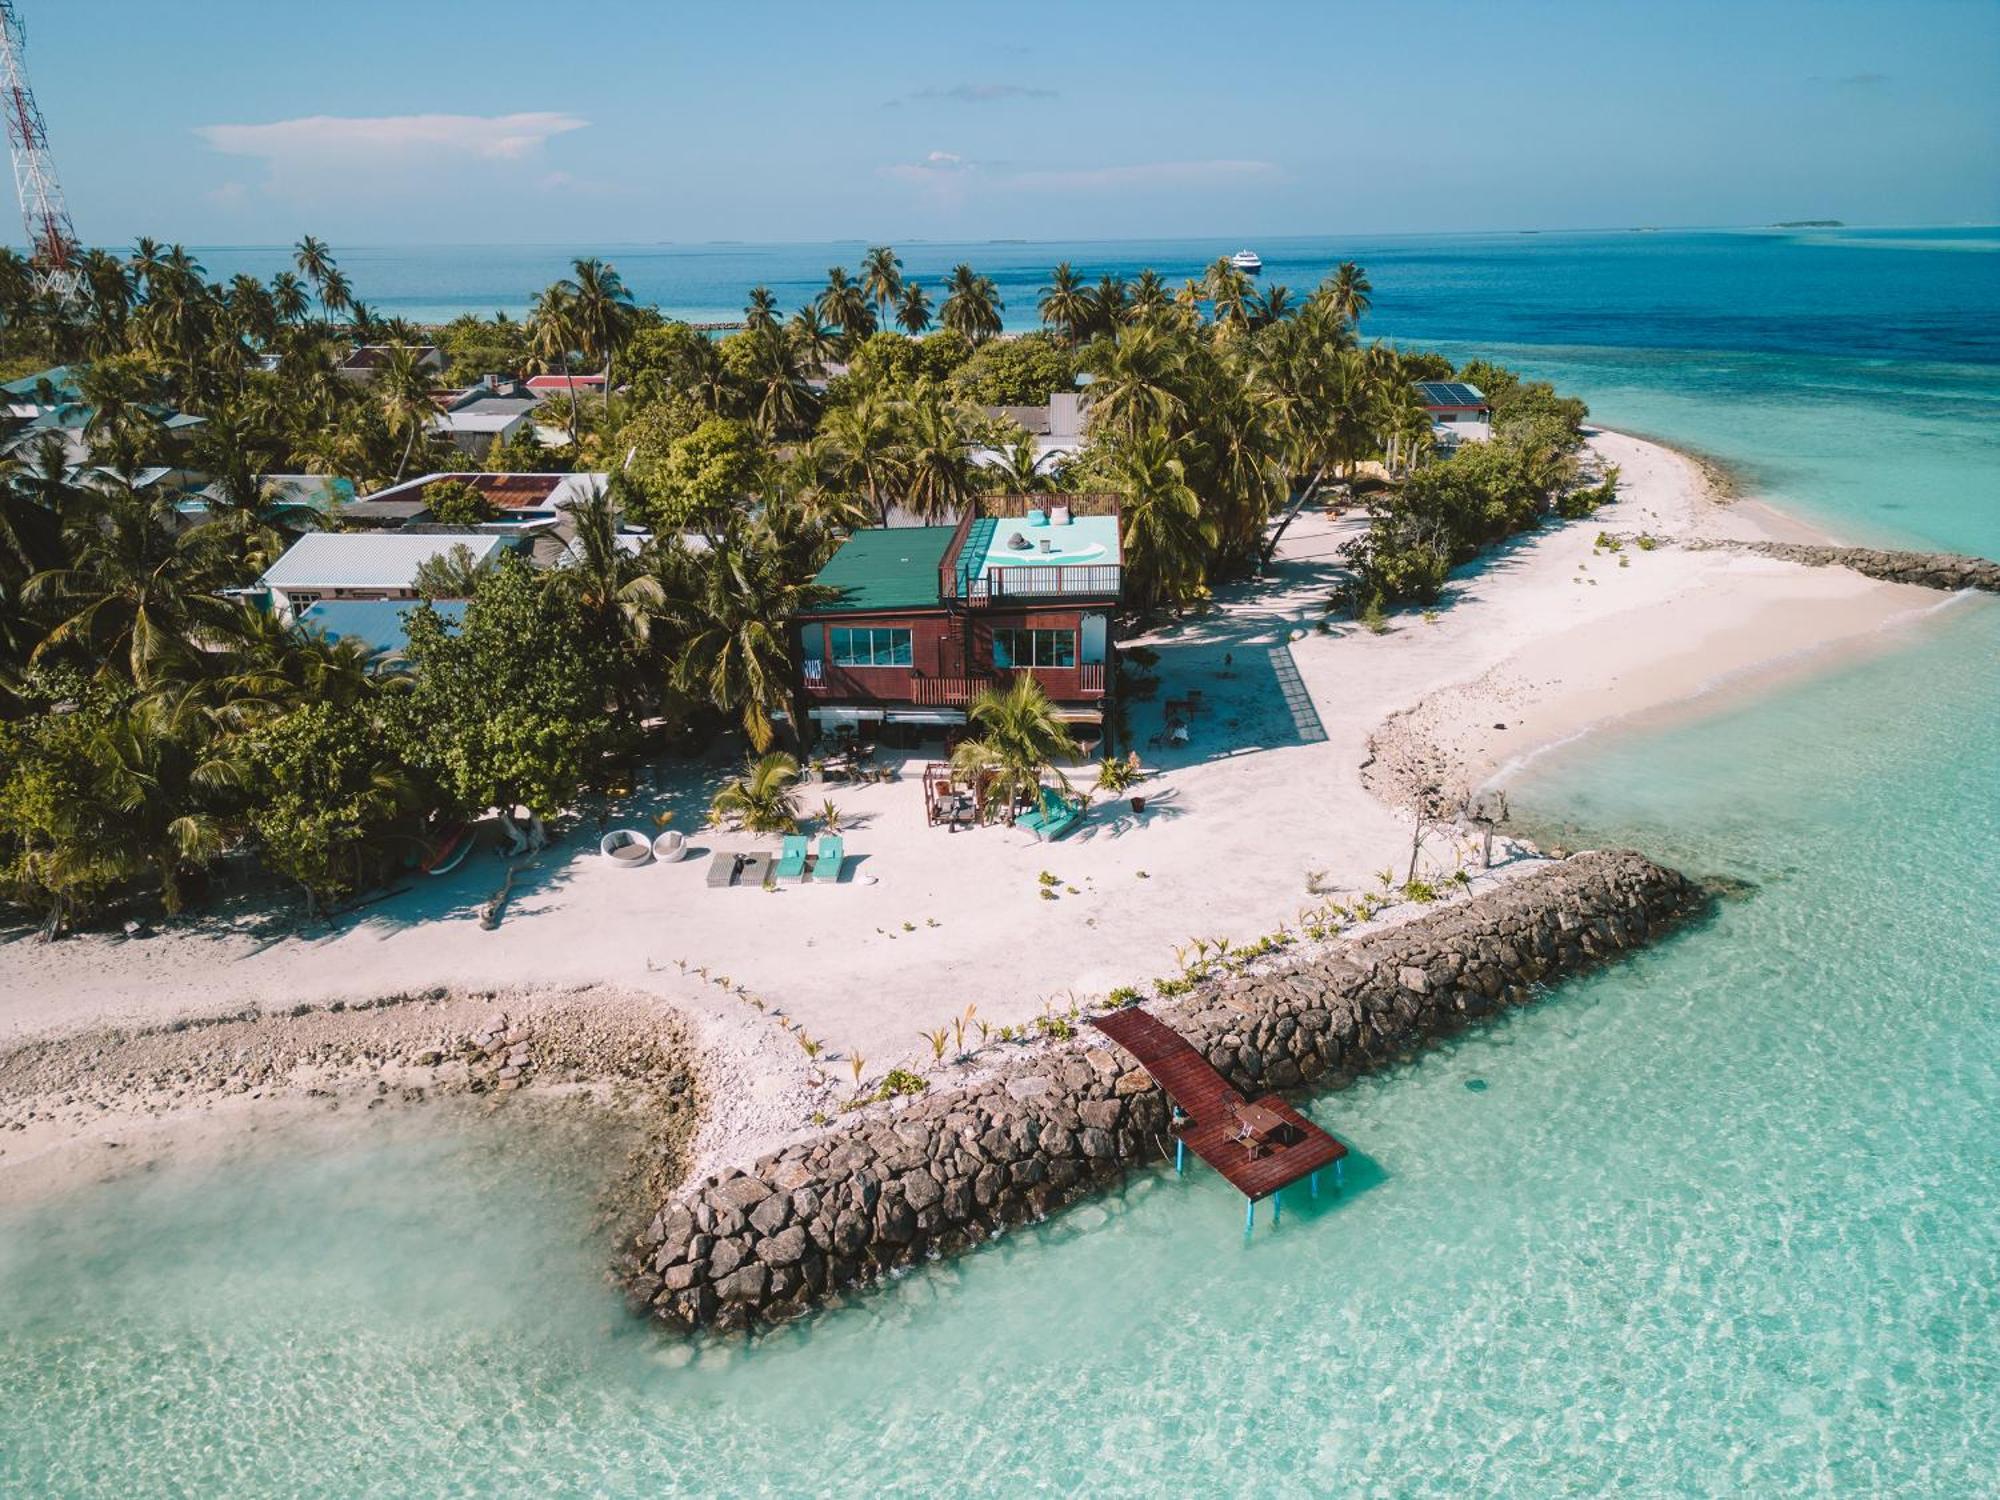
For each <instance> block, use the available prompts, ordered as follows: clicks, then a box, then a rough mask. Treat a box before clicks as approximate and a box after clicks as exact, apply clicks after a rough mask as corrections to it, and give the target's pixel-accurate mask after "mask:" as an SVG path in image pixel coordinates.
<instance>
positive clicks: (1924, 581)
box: [1681, 537, 2000, 594]
mask: <svg viewBox="0 0 2000 1500" xmlns="http://www.w3.org/2000/svg"><path fill="white" fill-rule="evenodd" d="M1681 545H1682V546H1683V547H1686V548H1687V549H1688V550H1689V551H1692V552H1708V551H1714V550H1716V549H1718V548H1722V549H1726V550H1728V551H1731V552H1754V553H1756V554H1757V555H1758V556H1760V557H1777V558H1782V559H1784V560H1785V561H1786V562H1795V563H1800V564H1802V565H1804V566H1805V567H1808V568H1851V569H1852V570H1853V571H1855V572H1856V573H1859V574H1861V575H1862V576H1863V577H1864V578H1879V579H1880V580H1882V581H1883V582H1884V583H1914V584H1917V585H1920V586H1921V587H1923V588H1927V589H1946V590H1950V591H1953V592H1956V591H1957V590H1959V589H1979V590H1981V591H1982V592H1984V593H1988V594H2000V562H1993V561H1992V560H1990V559H1988V558H1984V557H1968V556H1964V555H1962V554H1960V553H1956V552H1894V551H1885V550H1883V549H1881V548H1878V547H1823V546H1817V545H1811V544H1807V543H1803V542H1739V541H1729V540H1725V539H1722V538H1708V537H1690V538H1688V539H1686V540H1684V541H1683V542H1682V543H1681Z"/></svg>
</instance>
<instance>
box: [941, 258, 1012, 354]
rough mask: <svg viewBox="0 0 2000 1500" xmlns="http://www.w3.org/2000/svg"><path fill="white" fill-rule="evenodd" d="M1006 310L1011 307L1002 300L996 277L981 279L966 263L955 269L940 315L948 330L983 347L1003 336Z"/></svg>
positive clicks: (948, 284)
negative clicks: (1002, 330) (1000, 335)
mask: <svg viewBox="0 0 2000 1500" xmlns="http://www.w3.org/2000/svg"><path fill="white" fill-rule="evenodd" d="M1006 310H1007V304H1006V303H1004V302H1002V301H1001V300H1000V289H999V288H998V287H996V286H995V285H994V284H993V278H992V277H990V276H981V275H980V274H979V273H978V272H976V271H974V270H973V269H972V267H971V266H969V265H967V264H965V262H963V261H960V262H959V263H958V264H957V265H955V266H953V267H952V268H951V277H950V279H949V280H947V281H946V282H945V297H944V306H943V307H942V308H941V309H940V311H939V314H938V319H939V321H940V322H942V323H943V324H944V326H945V327H947V328H949V329H952V330H953V331H954V332H957V333H962V334H964V335H965V336H966V337H967V338H968V339H970V340H972V342H973V343H975V344H983V343H985V342H986V341H987V340H988V339H990V338H992V337H993V336H994V335H995V334H997V333H999V332H1000V329H1001V327H1002V324H1001V322H1000V315H1001V313H1003V312H1005V311H1006Z"/></svg>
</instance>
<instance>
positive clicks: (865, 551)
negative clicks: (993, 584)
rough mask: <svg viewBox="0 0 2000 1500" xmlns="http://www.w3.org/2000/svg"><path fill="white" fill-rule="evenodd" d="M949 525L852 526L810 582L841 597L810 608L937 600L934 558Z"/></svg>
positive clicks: (940, 555)
mask: <svg viewBox="0 0 2000 1500" xmlns="http://www.w3.org/2000/svg"><path fill="white" fill-rule="evenodd" d="M956 529H957V528H956V527H952V526H875V527H870V528H869V529H868V530H866V531H857V532H855V533H854V535H853V536H851V537H849V538H848V539H847V540H846V541H845V542H842V543H841V544H840V550H839V551H838V552H836V553H834V554H833V556H832V558H830V559H829V560H828V562H827V565H826V566H825V567H823V568H821V569H820V570H819V577H818V578H816V579H814V580H813V581H814V582H815V583H821V584H824V585H826V586H827V587H828V588H832V589H838V590H840V597H839V598H837V599H835V600H833V601H832V602H831V603H829V604H823V605H821V606H820V607H819V608H818V609H816V610H814V611H813V613H815V614H830V613H834V612H837V611H858V610H874V609H912V608H918V607H921V606H924V605H929V606H930V607H932V608H936V607H937V603H938V564H939V563H941V562H943V561H944V549H945V548H947V547H949V546H950V545H951V534H952V532H953V531H954V530H956Z"/></svg>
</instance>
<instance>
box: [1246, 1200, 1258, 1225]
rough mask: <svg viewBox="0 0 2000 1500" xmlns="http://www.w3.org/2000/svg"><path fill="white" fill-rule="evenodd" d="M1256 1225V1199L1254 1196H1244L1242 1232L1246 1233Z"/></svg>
mask: <svg viewBox="0 0 2000 1500" xmlns="http://www.w3.org/2000/svg"><path fill="white" fill-rule="evenodd" d="M1256 1227H1257V1200H1256V1199H1255V1198H1245V1199H1244V1200H1243V1232H1244V1233H1245V1234H1248V1233H1249V1232H1250V1231H1251V1230H1253V1229H1255V1228H1256Z"/></svg>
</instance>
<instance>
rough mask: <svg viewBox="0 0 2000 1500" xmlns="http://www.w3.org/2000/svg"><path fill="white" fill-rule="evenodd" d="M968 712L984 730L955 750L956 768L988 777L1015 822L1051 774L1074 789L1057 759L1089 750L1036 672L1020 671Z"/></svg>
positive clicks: (983, 694) (970, 721)
mask: <svg viewBox="0 0 2000 1500" xmlns="http://www.w3.org/2000/svg"><path fill="white" fill-rule="evenodd" d="M965 717H966V721H967V723H968V724H969V725H971V726H972V727H973V728H974V729H976V730H977V731H978V732H977V734H975V735H974V736H973V737H972V738H970V739H967V740H964V741H962V742H960V744H959V745H958V746H957V747H956V748H955V749H954V750H953V751H952V755H951V763H952V770H953V771H954V772H955V773H956V774H958V775H961V776H963V777H965V778H966V779H967V780H968V781H972V782H975V783H982V782H983V783H984V785H985V786H986V788H987V790H988V793H989V794H990V795H992V796H996V797H997V798H998V800H999V802H1000V805H1001V807H1002V808H1003V809H1004V816H1005V817H1006V819H1007V821H1008V822H1009V823H1011V822H1013V821H1014V809H1015V808H1016V807H1017V806H1018V805H1020V804H1021V803H1023V802H1029V801H1031V800H1033V799H1034V798H1035V797H1036V796H1038V795H1039V793H1040V791H1041V786H1042V778H1043V777H1044V776H1045V775H1050V774H1053V775H1054V777H1055V779H1056V781H1057V782H1058V783H1059V784H1060V785H1061V787H1062V789H1063V790H1064V791H1065V792H1067V791H1069V789H1070V784H1069V778H1068V776H1066V775H1065V774H1064V773H1063V771H1062V768H1061V767H1060V766H1059V765H1058V764H1057V763H1058V762H1059V761H1066V760H1075V759H1077V758H1078V757H1079V756H1081V755H1082V754H1083V750H1082V748H1081V747H1080V746H1079V745H1078V744H1077V742H1076V740H1075V738H1074V737H1073V736H1072V735H1071V734H1070V732H1069V726H1068V725H1067V724H1065V723H1064V722H1063V721H1062V720H1061V719H1059V718H1057V717H1056V711H1055V706H1054V705H1053V704H1052V703H1050V702H1049V697H1048V694H1047V693H1045V692H1043V691H1042V685H1041V683H1039V682H1037V681H1036V680H1035V677H1034V674H1033V673H1032V672H1017V673H1015V674H1014V677H1013V679H1012V680H1011V681H1010V682H1008V683H1007V684H1006V685H1005V686H1004V687H1002V686H995V687H990V688H987V689H985V690H984V691H983V692H981V693H980V695H979V696H978V697H977V698H975V699H973V701H972V702H971V703H970V704H969V705H968V706H967V707H966V710H965Z"/></svg>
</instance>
